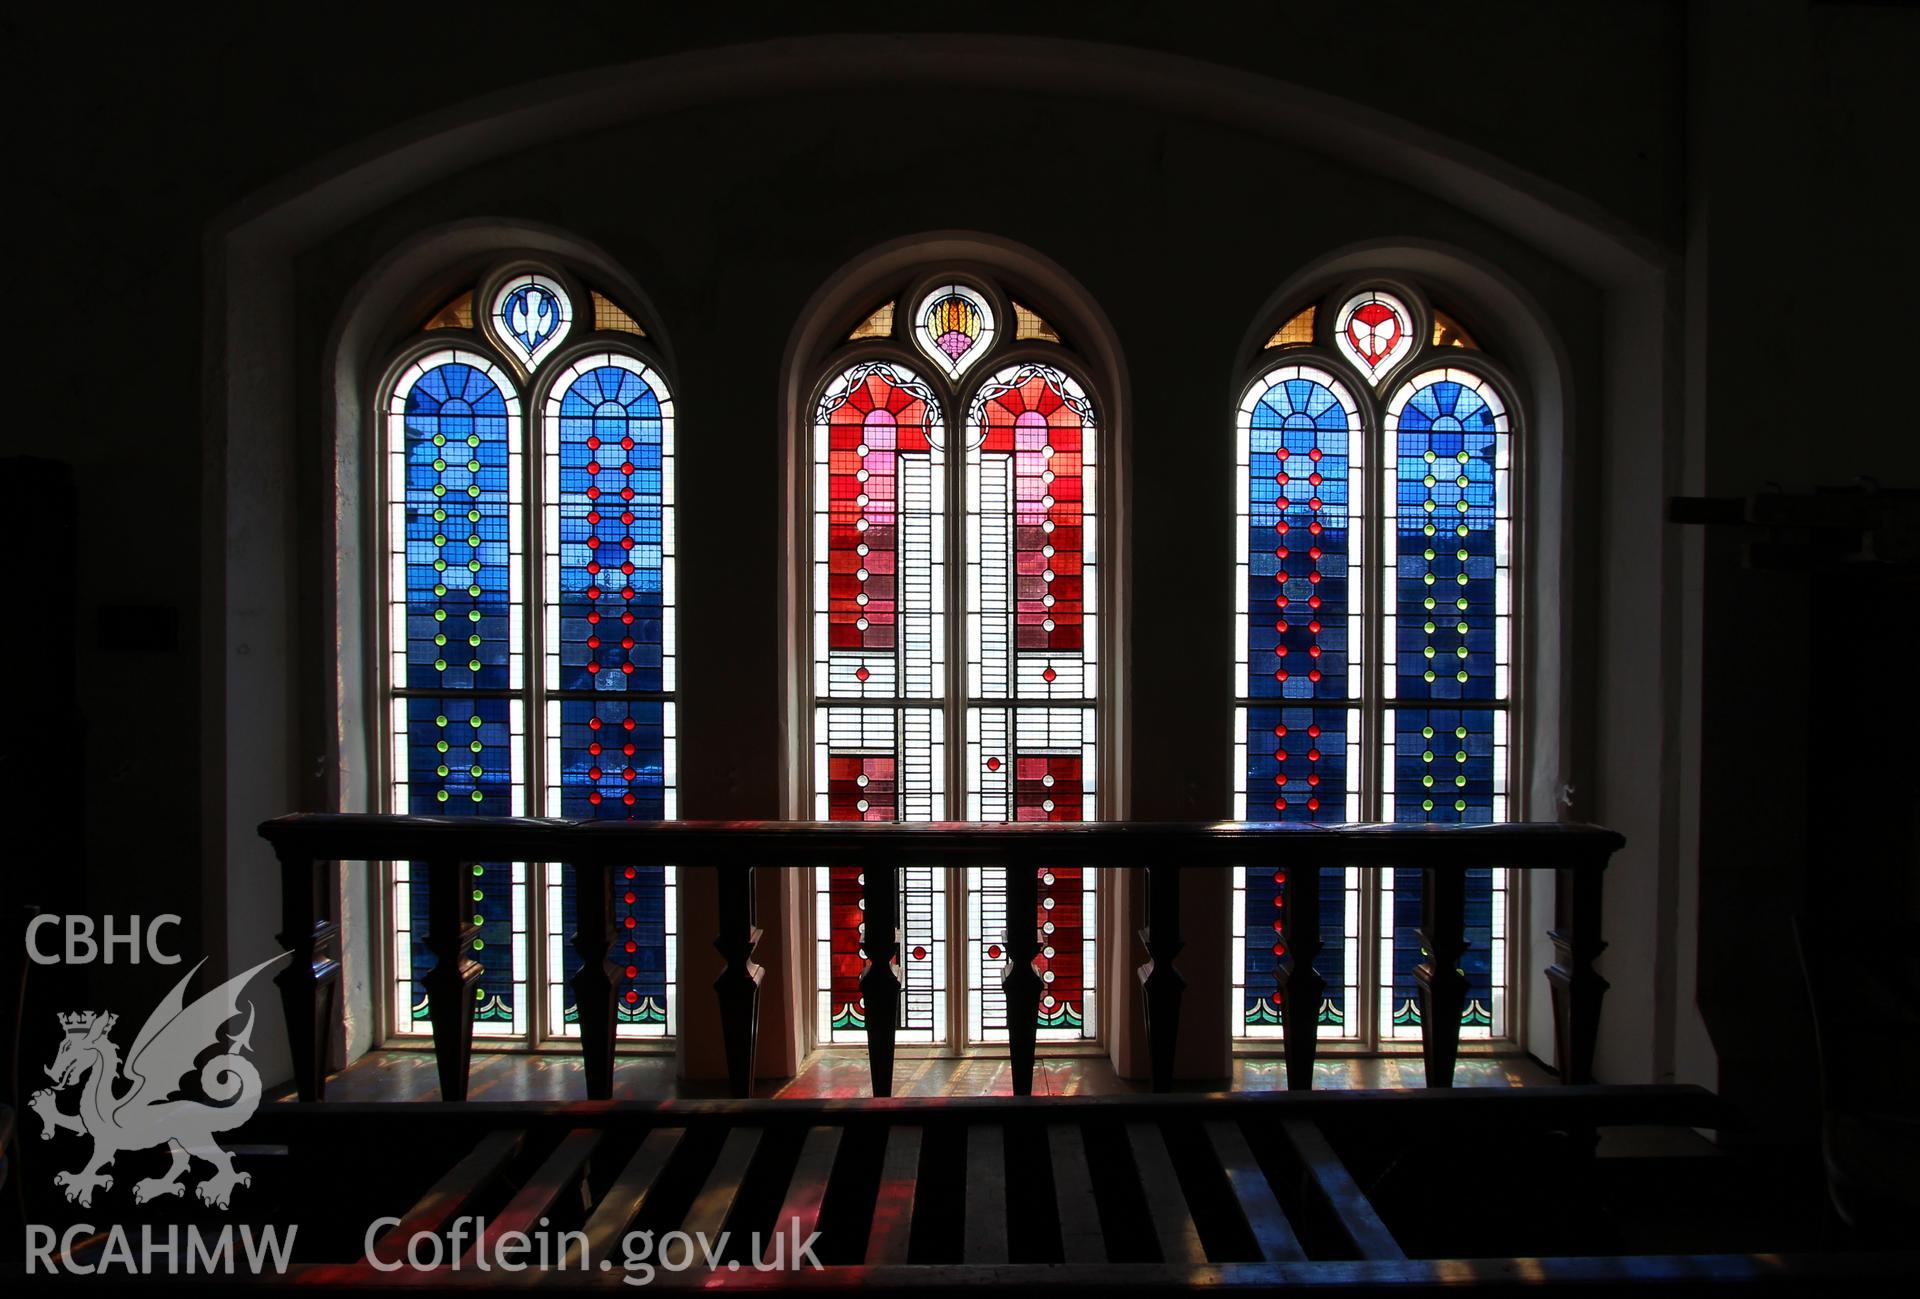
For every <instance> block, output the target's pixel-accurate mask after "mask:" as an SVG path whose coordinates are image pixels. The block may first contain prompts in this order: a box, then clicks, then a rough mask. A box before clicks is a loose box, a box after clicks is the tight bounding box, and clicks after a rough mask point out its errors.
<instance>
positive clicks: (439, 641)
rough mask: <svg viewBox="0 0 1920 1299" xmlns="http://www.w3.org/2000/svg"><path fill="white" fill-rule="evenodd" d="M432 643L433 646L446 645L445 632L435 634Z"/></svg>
mask: <svg viewBox="0 0 1920 1299" xmlns="http://www.w3.org/2000/svg"><path fill="white" fill-rule="evenodd" d="M433 643H434V644H435V645H445V644H446V643H447V634H446V633H445V632H435V633H434V636H433Z"/></svg>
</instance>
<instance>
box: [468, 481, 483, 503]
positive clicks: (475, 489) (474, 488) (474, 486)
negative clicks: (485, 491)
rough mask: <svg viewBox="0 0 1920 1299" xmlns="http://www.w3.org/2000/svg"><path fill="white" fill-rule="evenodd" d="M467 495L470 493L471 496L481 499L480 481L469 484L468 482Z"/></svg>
mask: <svg viewBox="0 0 1920 1299" xmlns="http://www.w3.org/2000/svg"><path fill="white" fill-rule="evenodd" d="M467 495H469V496H471V497H473V498H474V499H475V500H478V499H479V497H480V484H479V483H468V484H467Z"/></svg>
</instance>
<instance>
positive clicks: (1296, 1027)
mask: <svg viewBox="0 0 1920 1299" xmlns="http://www.w3.org/2000/svg"><path fill="white" fill-rule="evenodd" d="M1275 874H1277V875H1279V876H1281V877H1282V878H1281V879H1280V881H1279V885H1280V898H1281V907H1280V926H1281V931H1280V936H1281V943H1280V946H1281V947H1282V948H1283V949H1284V950H1283V951H1281V952H1280V953H1279V955H1278V956H1276V957H1275V958H1274V964H1275V965H1276V966H1277V967H1278V970H1279V976H1280V978H1279V983H1280V1022H1281V1025H1282V1030H1281V1031H1282V1032H1283V1033H1284V1034H1285V1039H1284V1044H1285V1049H1286V1056H1287V1090H1288V1091H1307V1090H1309V1089H1310V1088H1312V1086H1313V1061H1314V1056H1315V1055H1316V1054H1317V1053H1318V1052H1319V1049H1320V1002H1321V999H1322V998H1323V997H1324V996H1325V995H1326V990H1327V981H1326V980H1325V979H1323V978H1321V977H1320V972H1319V971H1318V970H1316V969H1314V968H1313V958H1314V957H1316V956H1318V955H1319V954H1320V947H1321V943H1320V868H1319V867H1318V866H1315V865H1312V864H1311V863H1309V864H1307V865H1304V866H1291V867H1288V866H1283V867H1281V868H1280V869H1279V870H1277V871H1276V872H1275ZM1248 941H1252V938H1251V936H1249V939H1248Z"/></svg>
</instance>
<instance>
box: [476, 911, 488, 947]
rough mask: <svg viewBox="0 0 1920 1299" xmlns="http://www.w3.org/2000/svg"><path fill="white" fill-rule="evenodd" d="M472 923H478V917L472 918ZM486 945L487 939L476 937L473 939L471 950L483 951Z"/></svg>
mask: <svg viewBox="0 0 1920 1299" xmlns="http://www.w3.org/2000/svg"><path fill="white" fill-rule="evenodd" d="M473 923H475V924H476V925H477V924H479V923H480V921H479V919H478V917H476V918H475V919H474V922H473ZM486 946H487V940H486V939H484V938H476V939H474V940H473V950H474V951H476V952H479V951H484V950H485V949H486Z"/></svg>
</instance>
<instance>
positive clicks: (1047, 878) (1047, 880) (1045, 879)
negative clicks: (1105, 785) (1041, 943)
mask: <svg viewBox="0 0 1920 1299" xmlns="http://www.w3.org/2000/svg"><path fill="white" fill-rule="evenodd" d="M1047 783H1048V784H1052V783H1053V778H1052V777H1048V778H1047ZM1040 882H1041V883H1042V884H1052V883H1053V872H1052V871H1048V872H1047V873H1046V874H1044V875H1042V876H1041V877H1040ZM1047 955H1049V956H1051V955H1053V953H1052V952H1048V953H1047Z"/></svg>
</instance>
